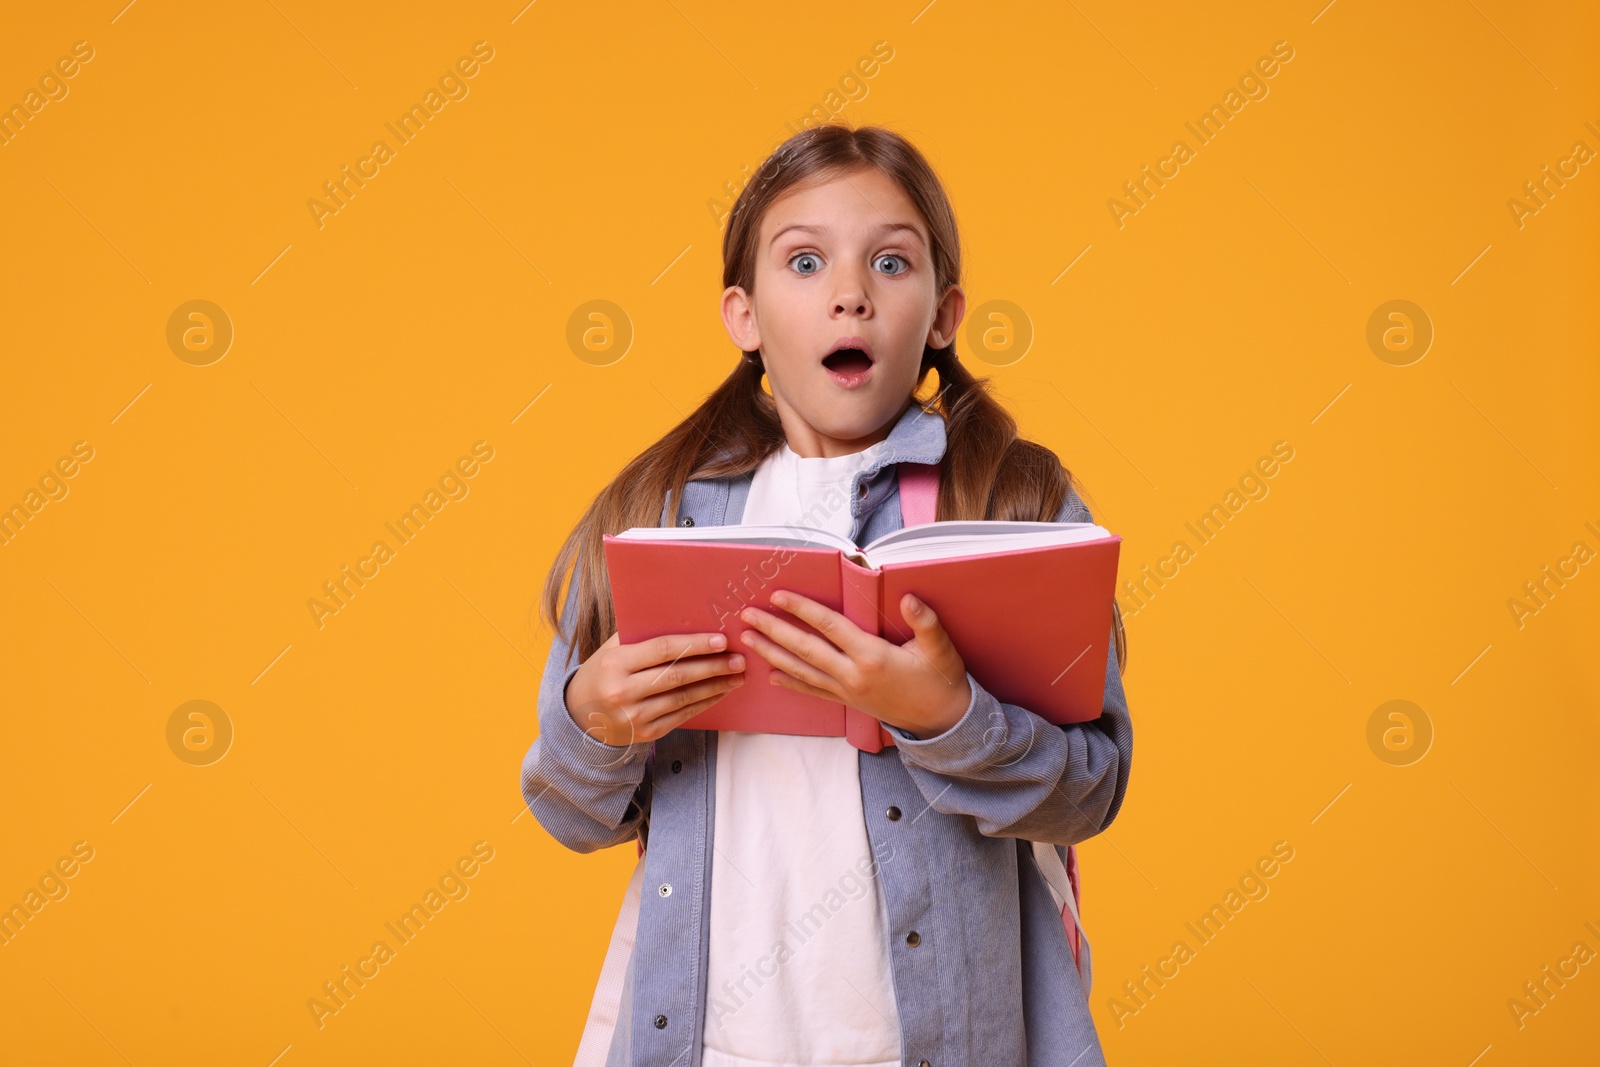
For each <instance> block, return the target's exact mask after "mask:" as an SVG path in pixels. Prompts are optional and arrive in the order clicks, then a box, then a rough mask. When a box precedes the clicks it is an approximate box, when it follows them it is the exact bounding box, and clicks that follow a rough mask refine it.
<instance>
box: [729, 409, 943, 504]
mask: <svg viewBox="0 0 1600 1067" xmlns="http://www.w3.org/2000/svg"><path fill="white" fill-rule="evenodd" d="M945 443H946V438H945V424H944V416H943V415H941V414H939V412H938V411H937V410H936V409H935V410H928V409H925V408H923V406H922V405H921V404H920V403H918V402H917V401H916V400H914V399H913V400H912V401H911V403H910V405H908V406H907V408H906V410H905V411H904V412H902V413H901V415H900V417H899V419H897V420H896V421H895V424H894V427H893V428H892V429H890V431H889V436H888V437H886V438H884V439H883V440H882V441H879V442H878V443H877V444H875V445H869V446H868V447H867V448H866V452H867V453H869V454H870V458H869V459H868V460H867V462H866V463H865V464H864V465H863V466H862V467H861V469H860V470H858V471H857V472H856V473H855V474H854V476H852V477H851V479H850V514H851V515H852V516H853V517H854V518H855V520H856V521H855V523H854V526H855V535H854V536H859V535H860V532H861V530H862V528H863V527H864V525H865V517H866V516H868V515H871V514H872V513H873V512H874V511H876V510H877V508H878V507H879V506H880V505H881V504H883V502H884V501H885V500H887V499H888V497H889V495H890V494H891V493H892V492H896V491H897V488H896V486H897V481H896V479H895V478H893V477H889V476H887V475H885V474H884V469H885V468H892V467H894V466H895V465H896V464H899V463H938V462H939V460H940V459H942V458H943V457H944V450H945ZM891 473H893V472H891ZM754 479H755V471H753V470H752V471H746V472H745V473H743V474H741V475H738V476H736V477H734V478H731V479H728V481H727V484H728V497H727V504H726V506H725V507H724V508H723V514H722V516H721V523H722V524H724V525H729V526H732V525H735V524H737V523H738V522H739V521H740V519H741V517H742V516H743V515H744V505H745V501H746V500H747V499H748V498H749V496H750V484H751V482H752V481H754Z"/></svg>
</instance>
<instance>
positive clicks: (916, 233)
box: [768, 222, 927, 247]
mask: <svg viewBox="0 0 1600 1067" xmlns="http://www.w3.org/2000/svg"><path fill="white" fill-rule="evenodd" d="M790 230H799V231H801V232H802V233H811V234H825V233H828V232H829V229H828V227H826V226H812V225H809V224H807V223H800V222H795V223H790V224H789V225H788V226H785V227H784V228H783V229H781V230H779V231H778V232H777V233H775V234H773V235H772V240H771V241H770V242H769V243H768V247H771V246H772V245H775V244H777V243H778V238H780V237H782V236H783V235H784V234H786V233H788V232H789V231H790ZM901 230H903V231H905V232H906V233H909V234H911V236H913V237H915V238H916V239H917V240H918V241H920V242H922V243H924V244H926V243H927V242H926V241H925V240H924V238H923V236H922V231H921V230H919V229H917V228H916V227H915V226H913V225H911V224H910V223H909V222H886V223H883V224H882V225H881V226H879V227H878V228H877V229H876V230H874V231H873V232H874V233H879V234H881V233H895V232H898V231H901Z"/></svg>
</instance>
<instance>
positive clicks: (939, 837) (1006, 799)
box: [522, 126, 1133, 1067]
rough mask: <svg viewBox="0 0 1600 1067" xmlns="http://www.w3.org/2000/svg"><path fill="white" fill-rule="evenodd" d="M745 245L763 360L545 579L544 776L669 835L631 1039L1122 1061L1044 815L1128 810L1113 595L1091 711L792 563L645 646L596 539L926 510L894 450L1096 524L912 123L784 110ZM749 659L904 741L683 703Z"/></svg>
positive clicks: (883, 518)
mask: <svg viewBox="0 0 1600 1067" xmlns="http://www.w3.org/2000/svg"><path fill="white" fill-rule="evenodd" d="M723 261H724V266H723V284H724V285H725V287H726V290H725V292H724V293H723V296H722V318H723V322H724V324H725V325H726V327H727V330H728V334H729V336H730V337H731V338H732V339H733V342H734V343H735V344H736V345H738V346H739V348H740V350H741V351H742V352H743V357H742V358H741V360H740V362H739V364H738V366H737V367H736V368H735V369H734V371H733V372H732V373H731V374H730V375H729V376H728V378H727V379H726V380H725V381H724V382H723V383H722V384H721V385H720V386H719V387H718V388H717V390H716V391H715V392H714V393H712V394H711V395H710V396H709V397H708V398H707V399H706V400H705V402H704V403H703V404H701V405H700V407H699V408H698V409H696V410H695V412H694V413H693V414H692V415H690V416H689V417H688V418H687V419H685V420H684V421H683V422H682V423H680V424H679V425H677V426H676V427H674V428H673V429H672V430H671V431H670V432H668V433H667V434H666V436H665V437H663V438H662V439H661V440H660V441H659V442H657V443H656V444H654V445H652V446H651V447H650V448H648V449H647V450H646V451H645V452H644V453H642V454H641V455H640V456H638V457H637V458H636V459H634V460H633V461H632V462H630V463H629V464H628V465H627V466H626V467H624V468H623V470H622V472H621V473H620V474H619V475H618V476H617V477H616V479H615V480H613V481H612V482H611V484H610V485H608V486H606V488H605V489H604V490H603V491H601V493H600V495H599V496H598V497H597V498H596V499H595V501H594V502H593V504H591V505H590V507H589V509H588V510H587V511H586V512H585V514H584V516H583V518H582V520H581V521H580V522H579V523H578V526H577V528H576V529H575V530H574V531H573V532H572V534H571V535H570V536H569V537H568V538H567V540H566V543H565V544H564V545H563V546H562V548H561V551H560V553H559V554H558V556H557V558H556V561H555V564H554V565H553V567H552V568H551V571H550V575H549V578H548V580H547V582H546V585H545V591H544V599H543V608H544V612H545V617H546V620H547V621H548V622H549V623H550V625H551V627H552V629H553V630H554V631H555V635H556V636H555V638H554V642H553V643H552V645H551V649H550V656H549V660H548V662H547V664H546V667H545V672H544V677H543V680H542V681H541V684H540V690H539V726H540V736H539V737H538V739H537V740H536V741H534V743H533V746H532V747H531V748H530V749H529V751H528V754H527V757H526V758H525V760H524V761H523V766H522V791H523V796H524V798H525V800H526V801H527V804H528V806H529V808H530V810H532V812H533V814H534V816H535V817H536V818H537V819H538V820H539V822H540V823H541V824H542V825H543V826H544V827H545V828H546V829H547V830H548V831H549V832H550V833H551V834H552V835H553V836H554V837H555V838H556V839H557V840H559V841H561V842H562V843H563V844H565V845H566V846H567V847H569V848H571V849H574V850H576V851H578V852H591V851H594V850H595V849H599V848H605V847H608V846H611V845H615V844H619V843H621V842H624V841H629V840H632V839H634V838H638V839H639V842H640V845H639V847H640V848H641V849H644V852H643V859H642V860H641V867H642V884H643V886H644V891H643V897H642V901H641V903H640V905H639V910H638V916H637V929H636V931H635V930H633V929H629V930H627V931H621V930H619V935H620V934H622V933H624V932H625V933H628V934H632V935H633V936H634V937H635V938H636V943H635V944H634V947H633V948H632V952H631V956H630V957H629V958H628V961H627V969H626V972H625V975H624V978H623V981H622V986H621V990H620V994H619V1000H618V1004H617V1015H616V1025H615V1032H614V1033H613V1034H610V1035H605V1037H604V1038H603V1039H608V1042H609V1043H608V1044H607V1045H606V1046H605V1047H606V1048H608V1050H609V1054H608V1056H607V1059H606V1061H605V1062H606V1063H607V1064H608V1065H611V1067H622V1065H639V1067H644V1065H649V1067H696V1065H704V1067H789V1065H805V1067H821V1065H842V1064H850V1065H854V1067H896V1065H900V1064H908V1065H911V1067H970V1065H975V1064H1022V1063H1027V1064H1030V1065H1032V1067H1069V1065H1070V1067H1092V1065H1097V1064H1103V1063H1104V1058H1103V1056H1102V1054H1101V1050H1100V1045H1099V1041H1098V1039H1097V1036H1096V1033H1095V1029H1094V1024H1093V1022H1092V1021H1091V1019H1090V1015H1089V1009H1088V1005H1087V1003H1086V1000H1085V995H1084V990H1083V988H1082V986H1081V985H1080V983H1079V979H1078V975H1077V972H1076V971H1075V969H1074V966H1073V960H1072V953H1071V950H1070V949H1069V947H1068V943H1067V935H1066V932H1065V930H1064V929H1063V926H1062V920H1061V914H1060V911H1059V909H1058V908H1057V906H1055V904H1054V903H1053V901H1052V898H1051V896H1050V892H1049V888H1048V886H1047V884H1046V882H1045V880H1044V878H1043V876H1042V874H1041V872H1040V869H1039V867H1038V866H1037V865H1036V864H1035V863H1034V860H1033V854H1032V851H1031V846H1030V845H1029V841H1030V840H1032V841H1046V842H1052V843H1054V844H1057V845H1061V846H1066V845H1070V844H1073V843H1076V842H1078V841H1082V840H1084V839H1086V838H1088V837H1091V836H1093V835H1094V834H1096V833H1099V832H1100V831H1102V830H1104V829H1105V828H1106V827H1107V826H1109V825H1110V823H1111V821H1112V820H1113V819H1114V818H1115V817H1116V815H1117V811H1118V810H1119V809H1120V808H1121V806H1122V800H1123V796H1124V794H1125V792H1126V789H1127V784H1128V768H1129V762H1130V760H1131V757H1132V754H1133V738H1132V725H1131V723H1130V721H1129V717H1128V707H1127V701H1126V699H1125V697H1124V694H1123V688H1122V680H1121V675H1120V671H1121V664H1122V662H1123V660H1124V659H1125V655H1126V652H1125V644H1124V636H1123V631H1122V623H1121V616H1120V613H1117V614H1114V616H1113V617H1114V620H1115V621H1114V626H1113V634H1112V637H1113V640H1112V642H1111V645H1110V647H1111V649H1112V650H1113V654H1112V655H1111V656H1109V657H1108V664H1107V669H1106V685H1105V699H1104V710H1103V712H1102V714H1101V716H1100V717H1099V718H1098V719H1096V720H1093V721H1091V722H1086V723H1081V724H1073V725H1066V726H1055V725H1052V724H1051V723H1049V722H1047V721H1046V720H1045V719H1043V718H1041V717H1040V716H1038V715H1036V714H1034V713H1033V712H1032V711H1029V710H1028V709H1027V708H1023V707H1018V706H1017V705H1014V704H1007V703H1003V702H1001V701H999V700H998V699H996V698H995V697H994V696H993V695H992V694H990V693H989V692H988V691H986V690H985V689H984V688H983V687H982V686H981V685H979V684H978V682H977V681H976V680H975V679H974V678H973V677H972V675H971V674H969V673H967V671H966V669H965V666H964V664H963V661H962V658H961V654H960V651H959V650H958V649H957V648H955V647H954V645H953V644H952V642H951V640H950V638H949V637H948V635H947V634H946V632H945V630H944V628H943V627H942V625H941V624H940V622H939V618H938V615H937V613H936V612H935V610H934V608H933V607H932V606H931V605H929V604H926V603H923V602H921V601H919V600H917V599H916V598H915V597H913V596H910V595H908V596H906V597H905V598H904V600H903V602H902V603H901V604H899V605H897V606H896V607H897V609H898V610H899V611H900V612H901V614H902V616H903V618H904V619H905V621H906V624H907V625H908V626H909V627H910V628H911V630H912V631H913V633H914V635H915V636H914V637H913V638H912V639H911V640H910V641H908V642H906V643H905V644H904V645H899V646H896V645H894V644H891V643H890V642H887V641H885V640H883V639H882V638H879V637H878V636H876V635H870V634H867V633H865V632H864V631H862V630H861V629H859V628H858V627H856V626H855V625H854V624H852V623H851V622H849V621H848V620H847V619H845V617H844V616H843V615H841V614H839V613H836V612H834V611H831V610H829V609H828V608H826V607H824V606H823V605H821V604H818V603H816V602H814V601H811V600H808V599H806V598H803V597H800V596H797V595H795V594H792V593H791V594H787V595H785V594H784V593H783V592H782V591H781V589H780V587H781V581H782V578H781V573H780V575H779V579H778V581H777V582H776V583H774V585H773V586H772V587H771V589H772V592H771V600H770V606H771V607H772V608H773V609H775V610H772V611H768V610H763V609H762V608H759V607H755V606H751V607H748V608H746V609H745V610H744V612H743V613H742V614H741V616H740V617H739V618H740V623H741V624H742V625H740V626H735V627H729V628H727V629H728V631H729V632H725V633H694V634H679V635H673V636H668V637H660V638H656V639H653V640H649V641H642V642H639V643H637V644H627V645H625V644H621V643H619V640H618V636H617V634H616V633H615V629H616V625H615V617H614V615H613V613H612V610H611V602H610V588H609V585H608V583H607V577H606V571H605V568H604V566H603V562H604V561H603V555H602V547H601V536H602V534H604V533H617V532H620V531H622V530H624V529H626V528H628V527H631V526H650V525H658V524H660V525H665V524H668V523H677V524H679V525H682V526H704V525H731V524H738V523H791V522H792V523H803V524H805V525H811V526H820V527H825V528H829V529H833V530H835V531H837V532H839V533H841V534H845V535H847V536H848V537H850V538H851V539H852V540H853V541H854V542H855V543H856V544H865V543H866V542H868V541H870V540H872V539H873V538H876V537H879V536H881V535H882V534H884V533H887V532H889V531H892V530H895V529H899V528H901V526H902V525H903V518H902V514H901V509H900V498H899V492H898V488H897V478H896V473H897V472H896V465H897V464H900V463H919V464H938V468H939V472H940V483H939V495H938V509H937V517H938V518H940V519H1011V520H1031V521H1055V522H1092V521H1093V519H1092V517H1091V516H1090V513H1089V510H1088V508H1087V507H1085V506H1084V503H1083V501H1082V499H1081V498H1080V497H1079V495H1078V493H1077V491H1076V489H1075V488H1074V486H1073V482H1072V477H1071V475H1070V473H1069V472H1068V471H1067V470H1066V469H1065V468H1064V467H1063V466H1062V465H1061V462H1060V461H1059V460H1058V459H1057V458H1056V456H1055V454H1054V453H1052V452H1051V451H1050V450H1049V449H1046V448H1044V447H1042V446H1040V445H1038V444H1035V443H1032V442H1028V441H1024V440H1021V439H1019V438H1018V436H1017V428H1016V423H1015V422H1014V420H1013V419H1012V418H1011V417H1010V416H1009V415H1008V414H1007V413H1006V412H1005V410H1004V409H1003V408H1002V407H1001V406H1000V405H999V404H998V403H997V402H996V401H995V400H994V399H992V398H991V397H990V396H989V394H988V392H987V381H986V380H985V379H977V378H974V377H972V376H971V375H970V374H969V373H968V372H967V370H966V369H965V368H964V367H963V366H962V365H961V363H960V362H959V361H958V359H957V357H956V352H955V337H956V329H957V327H958V325H959V324H960V322H961V317H962V313H963V311H964V310H965V299H966V298H965V295H964V293H963V291H962V289H961V287H960V284H959V281H960V276H961V260H960V242H959V238H958V235H957V232H956V224H955V217H954V214H953V212H952V210H951V207H950V202H949V200H948V198H947V197H946V195H945V191H944V189H943V188H942V186H941V185H940V183H939V180H938V178H937V177H936V176H935V174H934V172H933V170H932V168H931V167H930V166H929V165H928V163H927V161H926V160H925V159H924V158H923V157H922V155H921V154H920V153H919V152H918V151H917V150H916V149H915V148H914V147H913V146H912V145H910V144H909V143H908V142H906V141H905V140H904V139H903V138H901V137H900V136H899V135H897V134H895V133H892V132H890V131H888V130H885V129H881V128H875V127H865V128H860V129H854V130H852V129H848V128H845V127H842V126H822V127H818V128H814V129H807V130H804V131H802V132H801V133H798V134H796V135H795V136H794V137H792V138H790V139H789V140H788V141H786V142H785V143H784V144H783V145H781V146H780V147H779V148H778V149H777V150H776V151H775V152H774V153H773V156H772V157H771V158H770V159H769V160H768V161H767V162H766V163H765V164H763V166H762V168H761V171H760V172H759V173H758V175H757V176H756V178H755V180H753V181H751V182H750V184H749V185H747V186H746V187H745V189H744V191H743V192H742V193H741V194H740V196H739V199H738V201H737V203H736V204H735V205H734V208H733V211H732V213H731V215H730V216H729V221H728V229H727V232H726V234H725V236H724V240H723ZM930 370H933V371H937V372H938V383H939V389H938V392H937V395H935V396H931V397H930V396H928V395H927V393H928V392H931V390H924V388H923V387H924V385H925V383H926V380H927V378H928V372H929V371H930ZM763 378H765V379H766V382H767V385H768V386H770V389H771V392H770V395H769V393H768V392H767V391H766V389H764V388H763V387H762V382H763ZM569 570H570V572H571V580H570V582H568V583H567V591H566V594H565V597H564V598H563V595H562V585H563V580H564V579H565V578H566V577H567V575H568V572H569ZM1040 594H1041V595H1045V596H1048V595H1049V590H1041V591H1040ZM1063 610H1070V605H1063ZM1114 610H1115V609H1114ZM791 619H799V620H802V621H804V622H805V623H808V624H809V625H810V627H811V628H812V630H814V631H815V632H812V630H807V629H802V628H801V627H799V626H796V625H795V624H794V623H793V622H792V621H790V620H791ZM730 642H731V644H730ZM752 655H756V656H761V657H763V658H764V659H765V660H767V661H768V662H770V664H771V665H772V666H773V668H774V671H773V674H772V680H773V682H774V684H778V685H783V686H785V687H787V688H792V689H797V690H799V691H801V692H805V693H812V694H815V695H819V696H822V697H825V698H826V699H828V700H831V701H836V702H840V703H845V704H849V705H852V706H854V707H856V708H859V709H861V710H863V711H866V712H868V713H869V714H871V715H873V716H875V717H877V718H878V719H879V720H881V721H882V722H883V723H884V724H885V725H886V727H887V728H888V729H889V730H890V731H892V732H893V735H894V738H895V744H893V745H890V746H885V747H884V749H883V750H882V751H881V752H878V753H868V752H864V751H859V750H857V749H856V748H854V747H852V746H851V745H850V744H849V742H848V741H846V739H845V738H843V737H807V736H793V735H780V734H761V733H745V732H737V731H709V730H677V729H675V727H677V726H679V725H681V724H682V723H683V722H684V721H685V720H686V719H688V718H689V717H690V716H692V715H695V714H696V713H698V712H700V711H703V710H705V709H706V708H707V707H709V706H710V705H712V704H713V703H715V702H716V701H717V700H719V699H720V698H721V697H722V696H723V695H724V694H725V693H727V692H728V690H729V689H730V688H732V687H734V686H737V685H740V684H742V681H743V670H744V665H745V663H746V660H747V657H749V656H752ZM574 660H576V663H574ZM646 844H648V848H647V849H646V848H645V845H646ZM639 877H640V875H639V873H638V872H636V874H635V878H639ZM598 999H599V998H597V1002H598Z"/></svg>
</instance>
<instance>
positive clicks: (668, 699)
mask: <svg viewBox="0 0 1600 1067" xmlns="http://www.w3.org/2000/svg"><path fill="white" fill-rule="evenodd" d="M743 684H744V677H743V676H742V675H724V676H722V677H718V678H708V679H706V680H705V681H702V682H695V683H693V684H692V685H685V686H679V687H678V688H676V689H673V690H671V691H670V692H666V693H661V694H659V695H657V696H653V697H650V698H649V699H647V700H643V701H640V703H639V707H638V714H637V715H636V716H635V721H636V722H637V723H638V724H639V725H640V726H641V727H642V726H647V725H651V724H653V723H654V722H655V721H656V720H657V719H661V718H670V717H671V716H672V715H674V714H676V713H677V712H679V711H681V710H682V709H683V708H685V707H686V706H688V705H691V704H695V703H698V702H701V701H704V700H707V699H710V698H713V697H721V696H726V695H727V694H728V692H729V690H732V689H737V688H738V687H739V686H741V685H743Z"/></svg>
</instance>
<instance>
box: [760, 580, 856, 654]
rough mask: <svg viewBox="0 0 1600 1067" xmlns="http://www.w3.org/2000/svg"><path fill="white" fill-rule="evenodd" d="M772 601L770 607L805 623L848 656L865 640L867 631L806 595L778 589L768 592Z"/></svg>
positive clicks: (854, 652)
mask: <svg viewBox="0 0 1600 1067" xmlns="http://www.w3.org/2000/svg"><path fill="white" fill-rule="evenodd" d="M772 603H773V606H774V607H779V608H782V609H783V610H784V611H787V612H788V613H789V614H791V615H793V616H795V617H796V618H799V619H801V620H803V621H805V622H807V623H809V624H810V625H811V626H812V628H814V629H815V630H816V631H817V632H818V633H820V634H822V636H823V637H825V638H827V639H828V640H829V641H830V642H832V643H833V644H834V645H836V646H838V647H839V648H841V649H843V650H844V653H845V655H847V656H849V657H850V658H852V659H854V658H855V657H856V656H857V655H859V654H860V652H861V651H862V650H864V648H865V647H866V645H867V644H869V641H868V640H867V638H868V636H869V635H868V634H867V633H866V631H864V630H862V629H861V627H859V626H857V625H856V624H855V623H853V622H851V621H850V620H849V619H847V618H845V617H844V616H843V615H841V614H840V613H839V612H837V611H834V610H833V609H832V608H830V607H828V606H827V605H826V604H821V603H818V602H817V601H815V600H812V599H811V598H810V597H805V596H801V595H800V594H799V593H792V592H790V591H788V590H786V589H780V590H778V591H777V592H775V593H773V594H772ZM872 636H876V635H872Z"/></svg>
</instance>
